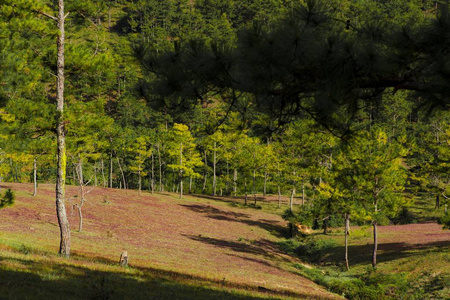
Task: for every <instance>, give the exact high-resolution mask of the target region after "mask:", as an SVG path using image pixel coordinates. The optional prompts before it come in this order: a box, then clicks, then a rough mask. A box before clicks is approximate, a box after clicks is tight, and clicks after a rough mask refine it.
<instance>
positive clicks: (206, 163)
mask: <svg viewBox="0 0 450 300" xmlns="http://www.w3.org/2000/svg"><path fill="white" fill-rule="evenodd" d="M207 175H208V161H207V157H206V150H205V173H204V174H203V187H202V194H203V195H204V194H205V192H206V180H207V178H206V177H207Z"/></svg>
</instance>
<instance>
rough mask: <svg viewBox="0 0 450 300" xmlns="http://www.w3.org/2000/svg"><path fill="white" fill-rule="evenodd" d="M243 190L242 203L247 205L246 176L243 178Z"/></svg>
mask: <svg viewBox="0 0 450 300" xmlns="http://www.w3.org/2000/svg"><path fill="white" fill-rule="evenodd" d="M244 192H245V200H244V204H245V205H246V206H247V177H245V178H244Z"/></svg>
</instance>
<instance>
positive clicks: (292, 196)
mask: <svg viewBox="0 0 450 300" xmlns="http://www.w3.org/2000/svg"><path fill="white" fill-rule="evenodd" d="M294 196H295V187H293V188H292V191H291V197H290V199H289V209H290V210H291V211H294Z"/></svg>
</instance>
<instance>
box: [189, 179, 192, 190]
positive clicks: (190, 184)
mask: <svg viewBox="0 0 450 300" xmlns="http://www.w3.org/2000/svg"><path fill="white" fill-rule="evenodd" d="M189 194H192V176H189Z"/></svg>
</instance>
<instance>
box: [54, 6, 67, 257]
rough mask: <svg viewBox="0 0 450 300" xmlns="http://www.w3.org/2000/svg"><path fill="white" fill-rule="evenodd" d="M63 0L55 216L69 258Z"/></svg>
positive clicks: (63, 250) (61, 248) (61, 249)
mask: <svg viewBox="0 0 450 300" xmlns="http://www.w3.org/2000/svg"><path fill="white" fill-rule="evenodd" d="M64 19H65V16H64V0H58V18H57V20H58V42H57V47H58V58H57V62H56V66H57V77H56V124H57V125H56V136H57V147H58V151H57V153H58V165H57V175H56V215H57V217H58V224H59V229H60V237H61V240H60V244H59V254H60V255H61V256H64V257H69V256H70V226H69V220H68V219H67V213H66V206H65V203H64V201H65V193H66V187H65V185H66V165H67V158H66V137H65V135H66V133H65V128H64V38H65V33H64Z"/></svg>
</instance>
